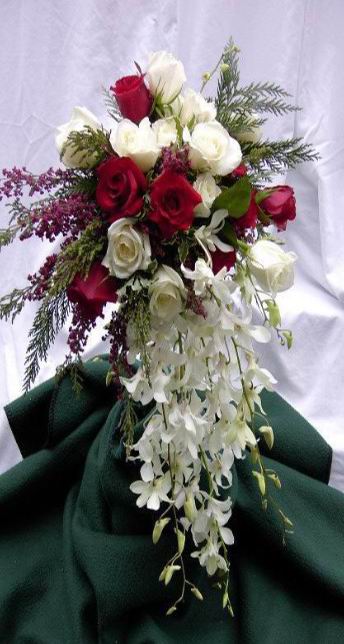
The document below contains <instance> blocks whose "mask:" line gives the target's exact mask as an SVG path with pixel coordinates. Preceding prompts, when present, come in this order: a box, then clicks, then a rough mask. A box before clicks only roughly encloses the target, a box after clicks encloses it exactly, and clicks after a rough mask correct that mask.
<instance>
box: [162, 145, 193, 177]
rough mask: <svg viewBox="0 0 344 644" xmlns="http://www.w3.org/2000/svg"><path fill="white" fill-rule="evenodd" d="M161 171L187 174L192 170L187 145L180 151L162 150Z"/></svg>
mask: <svg viewBox="0 0 344 644" xmlns="http://www.w3.org/2000/svg"><path fill="white" fill-rule="evenodd" d="M160 163H161V170H172V172H177V173H178V174H187V173H188V172H189V170H190V161H189V148H188V146H187V145H185V146H184V147H183V148H181V149H180V150H174V149H173V148H172V147H170V148H162V150H161V162H160Z"/></svg>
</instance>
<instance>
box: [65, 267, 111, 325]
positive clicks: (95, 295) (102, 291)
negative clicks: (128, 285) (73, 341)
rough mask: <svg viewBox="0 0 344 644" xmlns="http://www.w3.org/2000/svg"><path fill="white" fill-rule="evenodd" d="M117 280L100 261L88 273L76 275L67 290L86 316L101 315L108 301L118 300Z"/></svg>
mask: <svg viewBox="0 0 344 644" xmlns="http://www.w3.org/2000/svg"><path fill="white" fill-rule="evenodd" d="M116 287H117V282H116V280H115V278H114V277H110V275H109V271H108V270H107V268H105V266H103V265H102V264H100V262H95V263H94V264H93V265H92V266H91V269H90V271H89V273H88V275H87V277H81V275H76V276H75V277H74V280H73V282H72V283H71V284H70V286H69V287H68V290H67V294H68V298H69V300H70V301H71V302H74V303H75V304H78V306H79V308H80V310H81V312H82V313H83V314H84V316H85V317H86V318H90V319H92V318H95V317H97V316H98V315H101V313H102V310H103V307H104V305H105V304H106V303H107V302H117V292H116Z"/></svg>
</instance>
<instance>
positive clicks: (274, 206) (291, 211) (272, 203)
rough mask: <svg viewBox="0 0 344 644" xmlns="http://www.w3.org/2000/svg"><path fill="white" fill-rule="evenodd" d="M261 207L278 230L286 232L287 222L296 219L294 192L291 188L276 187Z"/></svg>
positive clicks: (261, 203) (262, 202)
mask: <svg viewBox="0 0 344 644" xmlns="http://www.w3.org/2000/svg"><path fill="white" fill-rule="evenodd" d="M259 205H260V207H261V208H262V209H263V211H264V212H265V214H267V215H268V217H270V218H271V219H272V221H273V223H274V224H275V226H277V229H278V230H285V229H286V227H287V221H292V220H293V219H295V217H296V202H295V196H294V190H293V189H292V188H290V186H276V187H275V188H274V190H273V192H272V193H271V194H270V195H269V196H268V197H266V198H265V199H263V201H261V202H260V204H259Z"/></svg>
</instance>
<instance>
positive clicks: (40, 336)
mask: <svg viewBox="0 0 344 644" xmlns="http://www.w3.org/2000/svg"><path fill="white" fill-rule="evenodd" d="M69 311H70V303H69V300H68V298H67V295H66V292H65V291H62V292H61V293H59V294H58V295H55V296H51V295H47V296H46V297H45V299H44V300H43V302H42V304H41V306H40V307H39V309H38V311H37V313H36V315H35V318H34V321H33V325H32V328H31V330H30V333H29V344H28V348H27V352H26V358H25V375H24V383H23V388H24V391H26V392H27V391H29V389H30V387H31V385H32V383H33V382H34V381H35V379H36V377H37V375H38V372H39V367H40V362H41V361H42V360H46V359H47V356H48V350H49V347H50V346H51V345H52V343H53V342H54V340H55V338H56V335H57V333H58V332H59V331H60V329H62V327H63V325H64V324H65V322H66V320H67V317H68V314H69Z"/></svg>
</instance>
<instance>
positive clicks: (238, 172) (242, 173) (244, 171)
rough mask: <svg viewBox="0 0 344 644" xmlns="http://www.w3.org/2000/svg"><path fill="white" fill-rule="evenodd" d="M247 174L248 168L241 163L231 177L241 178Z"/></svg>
mask: <svg viewBox="0 0 344 644" xmlns="http://www.w3.org/2000/svg"><path fill="white" fill-rule="evenodd" d="M246 174H247V168H246V166H245V164H244V163H241V164H240V165H238V167H237V168H235V170H233V172H231V173H230V175H229V176H230V177H231V178H232V179H241V177H244V176H245V175H246Z"/></svg>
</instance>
